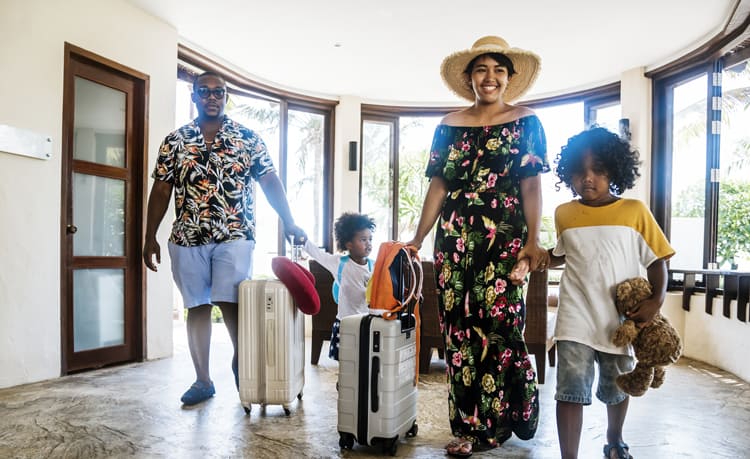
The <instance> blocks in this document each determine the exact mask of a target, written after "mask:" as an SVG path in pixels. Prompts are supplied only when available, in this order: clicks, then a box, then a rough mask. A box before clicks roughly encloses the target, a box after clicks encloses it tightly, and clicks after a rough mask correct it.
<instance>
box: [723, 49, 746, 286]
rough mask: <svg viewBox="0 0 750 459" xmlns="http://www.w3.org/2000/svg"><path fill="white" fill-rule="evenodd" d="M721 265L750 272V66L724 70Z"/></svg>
mask: <svg viewBox="0 0 750 459" xmlns="http://www.w3.org/2000/svg"><path fill="white" fill-rule="evenodd" d="M721 82H722V105H721V111H722V113H721V159H720V165H721V174H720V177H721V182H720V184H719V231H718V233H719V237H718V246H717V250H716V251H717V260H716V261H717V262H718V264H719V268H721V269H739V270H741V271H750V225H749V224H748V222H750V206H748V204H747V203H748V201H750V130H748V126H750V63H749V62H748V61H743V62H740V63H739V64H736V65H734V66H732V67H730V68H728V69H724V74H723V77H722V79H721Z"/></svg>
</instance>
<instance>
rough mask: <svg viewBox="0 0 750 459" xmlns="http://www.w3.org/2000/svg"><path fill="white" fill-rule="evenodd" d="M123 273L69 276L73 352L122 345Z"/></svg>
mask: <svg viewBox="0 0 750 459" xmlns="http://www.w3.org/2000/svg"><path fill="white" fill-rule="evenodd" d="M124 282H125V273H124V271H123V270H121V269H80V270H76V271H75V272H74V273H73V292H74V293H73V351H74V352H80V351H86V350H91V349H98V348H101V347H109V346H116V345H120V344H124V342H125V308H124V305H125V296H124V285H123V284H124Z"/></svg>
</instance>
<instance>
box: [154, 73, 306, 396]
mask: <svg viewBox="0 0 750 459" xmlns="http://www.w3.org/2000/svg"><path fill="white" fill-rule="evenodd" d="M192 101H193V102H194V103H195V106H196V109H197V110H198V118H196V119H195V120H194V121H192V122H190V123H188V124H186V125H185V126H182V127H181V128H179V129H177V130H176V131H174V132H172V133H170V134H169V135H168V136H167V137H166V138H165V139H164V142H162V144H161V147H160V149H159V156H158V158H157V160H156V167H155V168H154V171H153V173H152V177H153V178H154V185H153V187H152V188H151V194H150V196H149V200H148V215H147V220H146V240H145V243H144V246H143V260H144V262H145V264H146V266H147V267H148V268H149V269H151V270H152V271H156V269H157V268H156V264H154V257H156V263H157V264H158V263H161V252H160V250H161V249H160V247H159V244H158V242H156V231H157V229H158V227H159V224H160V223H161V220H162V219H163V218H164V214H165V212H166V210H167V207H168V206H169V199H170V197H171V195H172V191H173V190H174V194H175V197H174V199H175V213H176V219H175V221H174V223H173V225H172V232H171V235H170V237H169V244H168V249H169V255H170V257H171V259H172V275H173V277H174V280H175V283H176V284H177V287H178V288H179V290H180V293H181V294H182V298H183V302H184V305H185V307H186V308H187V309H188V316H187V334H188V346H189V348H190V355H191V357H192V359H193V366H194V367H195V374H196V381H195V383H193V385H192V386H190V388H189V389H188V390H187V391H186V392H185V393H184V394H183V396H182V398H181V400H182V402H183V403H184V404H185V405H194V404H197V403H200V402H202V401H204V400H206V399H208V398H210V397H212V396H213V395H214V393H215V389H214V384H213V382H212V381H211V377H210V374H209V368H208V363H209V350H210V345H211V308H212V305H214V304H215V305H217V306H218V307H219V308H220V309H221V313H222V316H223V318H224V323H225V324H226V327H227V330H228V331H229V336H230V338H231V340H232V345H233V346H234V356H233V358H232V371H234V378H235V384H237V385H239V383H238V375H237V333H238V324H237V321H238V313H237V288H238V285H239V283H240V282H241V281H243V280H244V279H247V278H249V277H250V276H251V275H252V259H253V249H254V247H255V215H254V213H253V212H254V201H255V186H254V184H253V180H255V181H257V182H258V183H259V184H260V186H261V188H262V189H263V192H264V194H265V195H266V198H267V199H268V202H269V203H270V204H271V206H272V207H273V208H274V209H275V210H276V212H277V213H278V215H279V217H280V218H281V220H282V222H283V225H284V230H285V233H286V235H287V236H294V237H295V238H298V237H301V236H303V235H304V232H303V231H302V230H301V229H300V228H299V227H297V226H296V225H295V223H294V219H293V218H292V215H291V212H290V210H289V204H288V202H287V199H286V195H285V193H284V187H283V185H282V184H281V181H280V180H279V177H278V175H277V174H276V170H275V169H274V166H273V163H272V162H271V158H270V156H269V155H268V151H267V150H266V146H265V144H264V143H263V140H262V139H261V138H260V137H258V136H257V135H256V134H255V133H254V132H253V131H251V130H249V129H247V128H246V127H244V126H242V125H241V124H239V123H236V122H234V121H232V120H231V119H230V118H229V117H227V116H225V115H224V108H225V105H226V101H227V91H226V82H225V81H224V79H223V78H222V77H221V75H218V74H216V73H213V72H205V73H203V74H201V75H199V76H198V77H197V78H196V79H195V81H194V82H193V95H192Z"/></svg>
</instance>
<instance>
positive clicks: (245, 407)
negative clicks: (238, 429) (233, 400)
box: [242, 405, 253, 414]
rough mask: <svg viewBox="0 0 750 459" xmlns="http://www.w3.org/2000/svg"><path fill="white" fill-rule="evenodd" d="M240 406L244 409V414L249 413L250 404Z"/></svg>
mask: <svg viewBox="0 0 750 459" xmlns="http://www.w3.org/2000/svg"><path fill="white" fill-rule="evenodd" d="M242 408H244V409H245V414H250V411H251V410H252V409H253V407H252V405H248V406H243V407H242Z"/></svg>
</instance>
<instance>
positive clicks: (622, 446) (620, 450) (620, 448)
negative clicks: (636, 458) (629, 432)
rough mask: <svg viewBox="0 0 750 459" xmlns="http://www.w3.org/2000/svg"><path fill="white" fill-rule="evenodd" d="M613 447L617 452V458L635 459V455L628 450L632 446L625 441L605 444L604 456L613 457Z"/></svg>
mask: <svg viewBox="0 0 750 459" xmlns="http://www.w3.org/2000/svg"><path fill="white" fill-rule="evenodd" d="M613 449H614V450H615V452H616V453H617V459H633V456H631V455H630V453H629V452H628V450H629V449H630V447H629V446H628V445H627V443H625V442H623V441H621V442H619V443H609V444H606V445H604V457H606V458H607V459H611V458H612V456H610V454H611V452H612V450H613Z"/></svg>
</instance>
